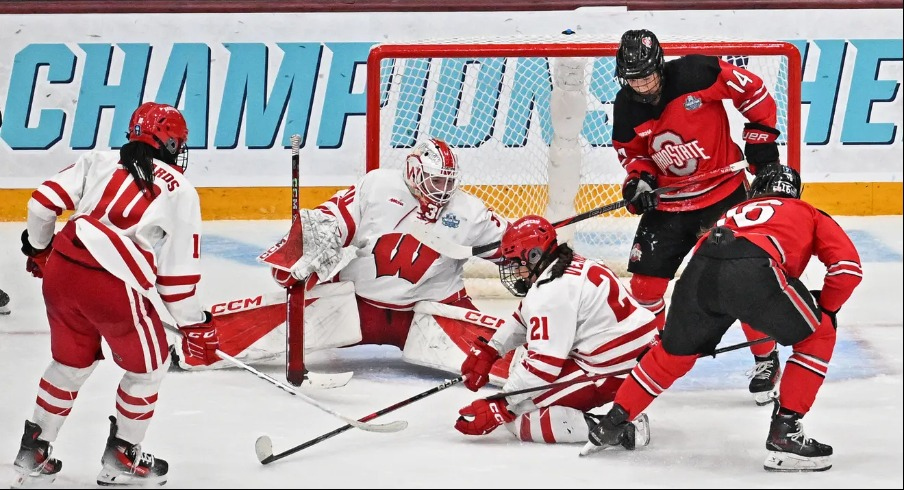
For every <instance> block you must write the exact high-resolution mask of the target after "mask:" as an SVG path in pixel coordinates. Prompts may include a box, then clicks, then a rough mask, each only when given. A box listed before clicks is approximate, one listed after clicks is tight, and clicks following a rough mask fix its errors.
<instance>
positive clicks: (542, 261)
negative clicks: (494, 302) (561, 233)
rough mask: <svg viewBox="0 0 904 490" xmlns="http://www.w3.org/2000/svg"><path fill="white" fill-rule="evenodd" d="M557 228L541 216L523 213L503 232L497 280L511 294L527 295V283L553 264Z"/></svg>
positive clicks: (556, 243)
mask: <svg viewBox="0 0 904 490" xmlns="http://www.w3.org/2000/svg"><path fill="white" fill-rule="evenodd" d="M558 246H559V244H558V241H557V240H556V229H555V228H553V226H552V224H550V222H549V221H547V220H546V218H543V217H542V216H534V215H529V216H525V217H523V218H521V219H519V220H517V221H515V222H514V223H512V225H511V226H510V227H509V228H508V229H507V230H506V231H505V233H504V234H503V235H502V242H501V244H500V245H499V248H500V249H501V250H502V257H503V261H502V262H501V263H500V264H499V280H500V281H502V284H503V285H504V286H505V287H506V289H508V290H509V292H511V293H512V294H514V295H515V296H518V297H523V296H525V295H527V291H528V290H529V289H530V286H531V285H532V284H533V283H534V282H535V281H536V280H537V279H538V278H539V277H540V274H542V273H543V271H544V270H545V269H546V267H547V266H549V264H550V263H552V261H553V259H554V258H555V255H554V254H555V251H556V250H557V249H558Z"/></svg>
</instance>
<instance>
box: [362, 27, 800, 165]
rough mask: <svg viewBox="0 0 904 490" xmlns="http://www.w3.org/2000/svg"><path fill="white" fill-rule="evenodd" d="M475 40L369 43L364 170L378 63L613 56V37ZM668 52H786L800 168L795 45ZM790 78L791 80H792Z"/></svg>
mask: <svg viewBox="0 0 904 490" xmlns="http://www.w3.org/2000/svg"><path fill="white" fill-rule="evenodd" d="M477 42H478V41H476V40H474V41H470V42H459V43H449V44H446V43H442V44H439V43H437V44H415V43H411V44H380V45H377V46H374V47H373V48H372V49H371V51H370V54H369V55H368V58H367V87H368V89H367V92H366V104H367V112H366V137H365V160H366V171H368V172H369V171H370V170H373V169H375V168H378V167H379V166H380V132H381V130H382V128H381V127H380V67H381V61H382V60H383V59H387V58H461V57H465V56H468V57H475V58H491V57H512V56H520V57H539V56H542V57H569V58H576V57H599V56H615V53H616V51H617V50H618V43H613V42H599V43H594V42H580V43H567V42H560V43H555V42H551V43H548V44H527V43H486V44H477ZM661 45H662V49H663V51H664V52H665V53H666V54H667V55H668V56H669V57H673V56H685V55H688V54H706V55H712V56H731V55H741V56H743V55H752V56H756V55H760V56H785V57H787V59H788V87H787V90H788V92H787V95H788V107H787V111H788V114H787V127H786V133H787V135H786V145H787V151H786V152H787V157H786V158H787V161H786V162H785V164H786V165H788V166H790V167H793V168H794V169H796V170H798V171H800V146H801V143H800V135H801V120H800V119H801V84H800V82H801V81H802V79H803V77H802V67H801V55H800V52H799V51H798V49H797V47H796V46H794V45H793V44H791V43H788V42H783V41H775V42H768V41H749V42H742V41H700V42H663V43H661ZM792 82H793V83H792Z"/></svg>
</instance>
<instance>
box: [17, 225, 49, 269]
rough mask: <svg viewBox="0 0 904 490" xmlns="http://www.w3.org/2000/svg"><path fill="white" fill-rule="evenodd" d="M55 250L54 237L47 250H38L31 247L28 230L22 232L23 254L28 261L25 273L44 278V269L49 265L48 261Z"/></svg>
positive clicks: (26, 261)
mask: <svg viewBox="0 0 904 490" xmlns="http://www.w3.org/2000/svg"><path fill="white" fill-rule="evenodd" d="M52 250H53V237H50V243H48V244H47V247H46V248H42V249H40V250H39V249H37V248H34V247H33V246H31V243H30V242H29V241H28V230H24V231H23V232H22V253H23V254H25V256H26V257H28V259H26V260H25V271H26V272H29V273H31V275H33V276H35V277H37V278H43V277H44V267H45V266H46V265H47V259H49V258H50V252H51V251H52Z"/></svg>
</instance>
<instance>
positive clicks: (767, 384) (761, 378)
mask: <svg viewBox="0 0 904 490" xmlns="http://www.w3.org/2000/svg"><path fill="white" fill-rule="evenodd" d="M754 359H756V366H754V367H753V369H751V370H750V371H747V377H749V378H750V393H751V394H752V395H753V400H754V401H755V402H756V404H757V405H759V406H761V407H762V406H764V405H768V404H770V403H772V401H773V400H774V399H776V398H777V397H778V389H777V386H778V382H779V377H780V376H781V375H782V368H781V364H780V363H779V360H778V349H773V351H772V352H770V353H769V355H768V356H766V357H760V356H754Z"/></svg>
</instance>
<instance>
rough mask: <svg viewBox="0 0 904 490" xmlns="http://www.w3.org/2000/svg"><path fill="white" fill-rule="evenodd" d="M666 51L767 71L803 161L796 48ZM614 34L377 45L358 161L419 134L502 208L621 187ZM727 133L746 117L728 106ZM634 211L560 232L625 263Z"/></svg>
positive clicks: (573, 204)
mask: <svg viewBox="0 0 904 490" xmlns="http://www.w3.org/2000/svg"><path fill="white" fill-rule="evenodd" d="M662 41H663V42H662V47H663V51H664V53H665V55H666V59H667V60H668V59H673V58H675V57H678V56H684V55H688V54H695V53H696V54H707V55H714V56H720V57H723V59H726V60H727V61H729V62H733V63H736V64H739V65H742V66H746V67H747V68H748V69H750V71H752V72H753V73H755V74H756V75H758V76H760V77H761V78H763V80H764V82H765V83H766V86H767V88H768V89H769V91H770V93H771V94H772V95H773V97H774V98H775V99H776V104H777V106H778V124H777V127H778V129H779V130H780V131H781V132H782V136H781V137H780V139H779V145H780V152H781V156H782V161H783V162H784V163H786V164H788V165H791V166H793V167H795V168H798V169H799V168H800V141H801V138H800V132H801V123H800V119H801V115H800V111H801V104H800V89H801V85H800V81H801V79H802V75H801V56H800V52H799V51H798V49H797V48H796V47H795V46H794V45H793V44H790V43H787V42H779V41H737V40H730V41H725V40H723V41H717V40H709V41H697V40H693V41H691V40H681V41H672V40H667V39H662ZM617 49H618V42H617V38H616V39H608V38H607V39H595V38H591V37H587V36H576V35H572V36H565V35H562V36H548V37H536V38H511V39H505V38H495V39H467V40H461V39H460V40H454V39H453V40H448V41H427V42H418V43H405V44H380V45H376V46H374V47H373V48H372V49H371V51H370V55H369V57H368V62H367V93H366V98H367V115H366V120H367V127H366V132H367V136H366V170H368V171H369V170H371V169H374V168H378V167H391V168H402V167H403V166H404V160H405V155H407V154H408V153H409V152H410V150H411V148H412V147H413V145H414V144H415V142H416V141H419V140H420V139H421V138H424V137H438V138H441V139H444V140H445V141H446V142H447V143H449V144H450V146H452V147H453V148H454V149H455V151H456V153H458V155H459V162H460V165H461V170H462V188H463V189H465V190H466V191H468V192H470V193H472V194H474V195H476V196H478V197H480V198H481V199H483V200H484V201H485V202H486V203H487V205H488V206H490V207H492V208H493V209H495V210H496V211H497V212H498V213H499V214H501V215H502V216H505V217H506V218H510V219H514V218H518V217H520V216H523V215H525V214H543V215H546V216H547V217H548V218H550V219H551V220H557V219H561V218H564V217H567V216H570V215H573V214H576V213H580V212H583V211H587V210H589V209H593V208H596V207H599V206H602V205H605V204H607V203H609V202H613V201H616V200H618V199H619V198H620V197H621V191H620V183H621V181H622V179H623V178H624V170H623V169H622V168H621V166H620V165H619V163H618V160H617V158H616V155H615V151H614V150H613V149H612V147H611V114H612V101H613V100H614V99H615V94H616V93H617V92H618V89H619V85H618V82H617V81H616V79H615V76H614V71H615V61H614V60H615V58H614V56H615V52H616V50H617ZM728 113H729V117H730V121H731V124H732V127H733V128H734V127H735V126H736V125H737V126H738V129H737V130H733V133H734V134H736V136H735V141H740V134H741V129H740V125H742V124H743V122H744V119H743V117H742V116H740V114H738V112H737V111H736V110H734V109H733V108H729V109H728ZM635 227H636V218H633V217H630V216H627V215H626V214H625V213H624V212H622V213H615V215H614V216H613V215H610V216H606V217H601V218H594V219H592V220H587V221H586V222H584V223H583V224H582V225H576V226H575V227H574V228H575V229H574V230H567V231H566V232H565V233H566V235H565V237H566V238H568V239H571V240H572V243H573V245H575V248H576V250H577V251H578V252H579V253H582V254H583V255H586V256H589V257H594V258H599V259H603V260H605V261H606V262H607V263H608V264H609V265H610V266H613V268H615V269H619V268H621V269H623V268H624V263H626V262H627V257H628V252H629V249H630V243H631V239H632V238H633V234H634V228H635Z"/></svg>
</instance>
